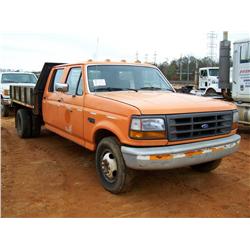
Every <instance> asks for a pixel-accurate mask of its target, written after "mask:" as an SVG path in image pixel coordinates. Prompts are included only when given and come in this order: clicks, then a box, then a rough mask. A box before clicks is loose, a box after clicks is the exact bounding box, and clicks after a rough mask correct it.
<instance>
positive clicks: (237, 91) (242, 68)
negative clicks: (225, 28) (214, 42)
mask: <svg viewBox="0 0 250 250" xmlns="http://www.w3.org/2000/svg"><path fill="white" fill-rule="evenodd" d="M227 37H228V34H227V32H224V39H223V41H221V44H220V63H219V64H220V70H219V88H220V89H221V91H222V94H223V96H224V97H225V98H226V99H229V100H231V101H234V102H235V104H236V105H237V107H238V110H239V121H240V123H242V124H246V125H250V39H245V40H240V41H236V42H234V47H233V69H232V83H230V49H231V43H230V42H229V41H228V39H227Z"/></svg>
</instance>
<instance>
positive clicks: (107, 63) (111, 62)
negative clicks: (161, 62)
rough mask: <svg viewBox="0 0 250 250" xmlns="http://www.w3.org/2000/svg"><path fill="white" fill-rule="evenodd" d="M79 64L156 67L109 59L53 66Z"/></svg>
mask: <svg viewBox="0 0 250 250" xmlns="http://www.w3.org/2000/svg"><path fill="white" fill-rule="evenodd" d="M79 65H132V66H146V67H156V66H155V65H153V64H151V63H147V62H145V63H141V62H126V61H120V62H117V61H111V60H106V61H94V60H88V61H83V62H79V63H66V64H60V65H57V66H55V67H68V66H79Z"/></svg>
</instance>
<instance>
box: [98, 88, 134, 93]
mask: <svg viewBox="0 0 250 250" xmlns="http://www.w3.org/2000/svg"><path fill="white" fill-rule="evenodd" d="M123 90H133V91H135V92H138V89H131V88H113V87H106V88H98V89H95V91H96V92H98V91H123Z"/></svg>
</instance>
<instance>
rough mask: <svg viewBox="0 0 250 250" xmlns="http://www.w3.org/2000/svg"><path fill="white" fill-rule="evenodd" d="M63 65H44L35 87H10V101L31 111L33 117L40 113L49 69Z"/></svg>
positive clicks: (28, 85)
mask: <svg viewBox="0 0 250 250" xmlns="http://www.w3.org/2000/svg"><path fill="white" fill-rule="evenodd" d="M60 64H63V63H45V64H44V66H43V69H42V71H41V74H40V76H39V78H38V80H37V83H36V85H31V84H27V85H23V84H22V85H21V86H20V85H17V84H16V85H15V84H13V85H11V86H10V99H11V101H12V103H13V105H15V104H18V105H22V106H25V107H28V108H31V109H32V112H33V113H34V114H35V115H41V113H42V98H43V92H44V88H45V86H46V82H47V79H48V76H49V74H50V71H51V69H52V68H53V67H54V66H56V65H60Z"/></svg>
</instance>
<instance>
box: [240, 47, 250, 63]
mask: <svg viewBox="0 0 250 250" xmlns="http://www.w3.org/2000/svg"><path fill="white" fill-rule="evenodd" d="M249 62H250V43H243V44H242V45H241V47H240V63H249Z"/></svg>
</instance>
